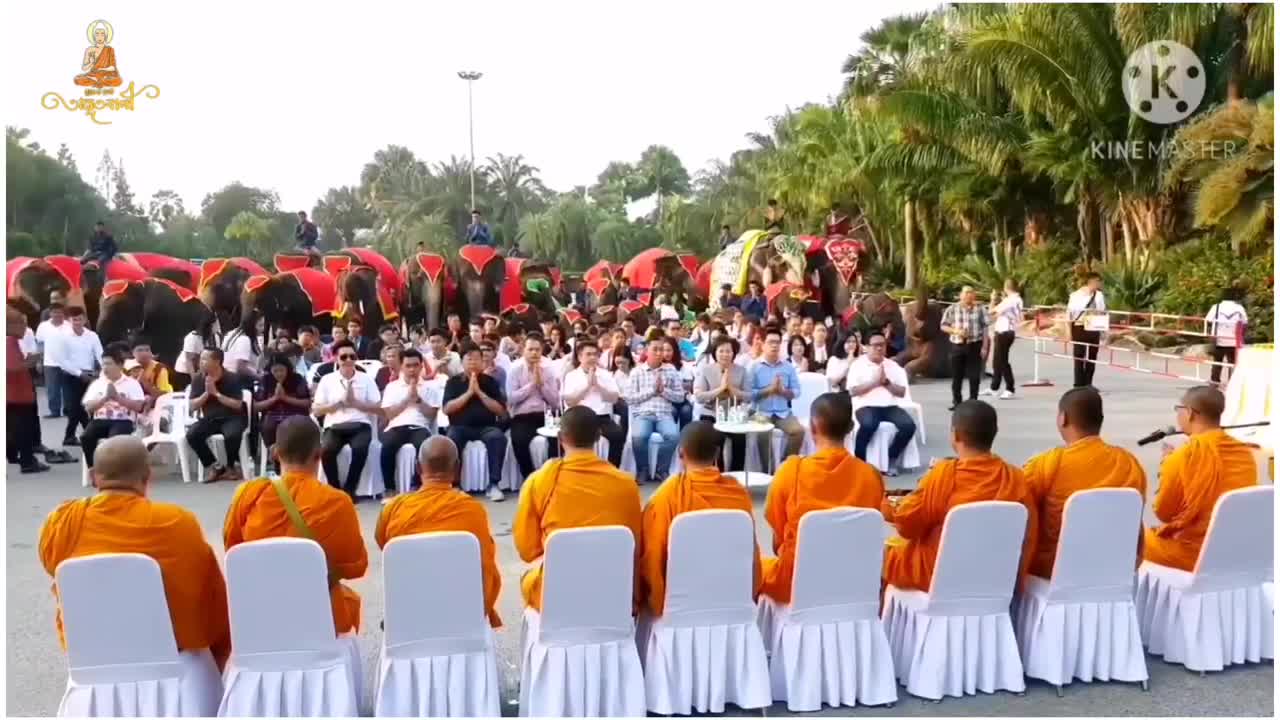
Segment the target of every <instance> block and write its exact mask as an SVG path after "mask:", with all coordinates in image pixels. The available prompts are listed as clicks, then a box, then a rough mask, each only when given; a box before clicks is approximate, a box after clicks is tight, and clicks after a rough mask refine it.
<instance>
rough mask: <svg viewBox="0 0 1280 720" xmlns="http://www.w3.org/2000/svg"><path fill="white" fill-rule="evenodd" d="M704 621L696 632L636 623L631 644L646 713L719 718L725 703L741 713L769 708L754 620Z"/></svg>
mask: <svg viewBox="0 0 1280 720" xmlns="http://www.w3.org/2000/svg"><path fill="white" fill-rule="evenodd" d="M706 619H707V621H708V622H707V624H705V625H703V624H700V625H698V626H696V627H694V626H682V625H675V624H671V623H669V622H667V621H666V620H665V619H664V618H657V619H654V618H651V617H647V616H645V617H643V618H642V619H641V622H640V627H639V628H638V630H637V632H636V640H637V644H638V646H639V649H640V657H641V658H643V665H644V682H645V695H646V697H647V698H648V706H649V711H650V712H654V713H659V714H661V715H689V714H692V713H693V712H694V711H697V712H700V713H708V712H711V713H722V712H724V708H725V703H732V704H734V705H737V706H738V707H740V708H742V709H744V710H751V709H755V708H762V707H768V706H769V705H771V704H772V703H773V698H772V696H771V695H770V693H769V663H768V658H767V656H766V654H765V647H764V638H763V637H762V636H761V635H760V628H759V626H757V625H756V623H755V619H754V618H736V619H737V620H741V622H717V621H728V620H733V619H734V618H706Z"/></svg>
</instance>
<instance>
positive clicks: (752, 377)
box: [746, 326, 804, 468]
mask: <svg viewBox="0 0 1280 720" xmlns="http://www.w3.org/2000/svg"><path fill="white" fill-rule="evenodd" d="M746 385H747V388H746V389H747V392H748V393H749V394H750V395H751V399H752V400H753V401H754V402H755V404H756V412H757V413H758V414H760V415H763V416H764V417H765V418H767V420H768V422H770V423H772V424H773V426H774V427H776V428H778V429H779V430H782V432H784V433H786V436H787V444H786V447H785V448H784V449H783V452H782V458H781V459H780V460H779V462H781V460H785V459H787V458H789V457H791V456H792V455H795V454H796V453H798V452H800V446H801V445H803V444H804V426H803V425H801V424H800V421H799V420H797V419H796V416H795V413H793V412H792V411H791V401H792V400H794V399H795V397H796V395H799V394H800V376H799V375H798V374H797V373H796V367H795V365H792V364H791V363H789V362H786V361H785V360H783V359H782V332H781V331H779V330H778V328H777V327H776V326H770V327H769V328H768V329H766V330H765V333H764V355H763V356H762V357H761V358H760V360H759V362H757V363H756V364H755V365H752V366H751V368H750V369H749V370H748V371H747V383H746ZM755 440H756V443H757V446H758V448H759V450H760V462H761V463H762V464H763V465H764V466H765V467H766V468H768V467H771V466H772V463H771V462H770V460H769V458H771V457H772V456H773V433H771V432H763V433H757V434H756V438H755Z"/></svg>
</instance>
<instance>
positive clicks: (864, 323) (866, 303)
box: [841, 292, 906, 362]
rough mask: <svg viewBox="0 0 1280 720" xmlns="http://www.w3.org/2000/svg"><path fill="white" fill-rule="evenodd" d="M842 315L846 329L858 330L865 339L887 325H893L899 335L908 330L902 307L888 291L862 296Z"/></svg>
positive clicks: (895, 332) (896, 334)
mask: <svg viewBox="0 0 1280 720" xmlns="http://www.w3.org/2000/svg"><path fill="white" fill-rule="evenodd" d="M841 317H843V318H844V320H845V330H846V331H856V332H858V333H859V334H860V335H861V336H862V338H863V340H865V339H867V337H869V336H870V335H871V333H873V332H880V331H881V330H883V329H884V327H885V326H886V325H892V326H893V333H894V335H895V336H897V337H902V336H903V333H905V332H906V325H905V323H904V321H903V317H902V308H901V306H900V305H899V304H898V301H897V300H894V299H893V298H892V297H890V296H889V294H888V293H883V292H880V293H875V294H872V295H862V296H860V297H859V299H858V302H857V304H856V305H851V306H850V307H849V308H848V309H847V310H845V312H844V313H843V315H842V316H841ZM901 359H902V358H901V356H899V357H898V358H897V360H899V362H901Z"/></svg>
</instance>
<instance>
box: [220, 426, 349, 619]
mask: <svg viewBox="0 0 1280 720" xmlns="http://www.w3.org/2000/svg"><path fill="white" fill-rule="evenodd" d="M274 452H275V454H276V458H277V459H278V460H279V461H280V469H281V475H282V477H281V482H282V483H283V485H284V487H285V489H287V490H288V493H289V496H290V497H292V498H293V502H294V504H295V505H297V506H298V512H299V514H301V515H302V520H303V522H304V523H305V524H306V527H305V528H300V527H298V526H296V525H294V523H293V522H292V521H291V520H290V519H289V514H288V513H287V512H286V511H285V505H284V502H283V501H282V500H281V498H280V494H279V492H278V491H277V490H276V488H275V487H273V484H272V482H271V481H270V480H267V479H265V478H258V479H257V480H251V481H249V482H246V483H244V484H242V485H241V486H240V488H239V489H238V490H237V491H236V494H235V497H234V498H232V499H231V508H230V509H229V510H227V521H226V524H225V525H224V526H223V528H222V540H223V544H224V546H225V547H226V549H228V550H230V549H231V548H233V547H235V546H236V545H239V544H240V543H242V542H251V541H253V540H262V539H264V538H272V537H304V538H309V539H311V540H315V541H316V542H317V543H319V544H320V547H322V548H324V556H325V562H326V563H327V564H328V566H329V578H330V583H331V584H330V588H329V599H330V601H331V602H332V604H333V627H334V631H335V632H336V633H337V634H338V635H342V634H345V633H348V632H353V631H354V632H359V630H360V596H359V595H358V594H356V592H355V591H354V590H352V589H351V588H349V587H347V586H346V585H343V584H342V583H341V582H338V580H355V579H358V578H361V577H363V576H364V573H365V570H367V569H368V568H369V554H368V552H366V550H365V547H364V538H363V537H361V536H360V518H359V517H358V516H357V515H356V507H355V505H354V504H353V503H352V502H351V498H350V497H349V496H348V495H347V494H346V493H345V492H343V491H342V490H339V489H337V488H334V487H330V486H329V485H328V484H327V483H322V482H320V480H319V478H318V477H317V474H318V471H319V466H320V428H318V427H316V424H315V422H313V421H312V420H311V418H309V417H305V416H297V417H291V418H289V419H288V420H285V421H284V422H282V423H280V427H279V428H278V429H277V430H276V444H275V447H274Z"/></svg>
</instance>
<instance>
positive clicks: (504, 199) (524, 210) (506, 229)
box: [481, 153, 551, 245]
mask: <svg viewBox="0 0 1280 720" xmlns="http://www.w3.org/2000/svg"><path fill="white" fill-rule="evenodd" d="M481 172H482V173H483V174H484V176H485V180H486V183H485V184H486V187H487V188H488V189H489V194H490V196H491V198H492V202H493V204H494V207H493V210H492V219H491V223H492V224H493V226H494V233H495V235H496V237H495V239H496V240H497V241H498V244H499V245H508V244H511V243H514V242H515V239H516V234H517V231H518V230H519V225H520V218H521V217H523V216H525V215H528V214H529V213H533V212H538V211H539V210H541V209H542V208H544V207H546V204H547V197H548V196H549V195H550V194H551V191H549V190H548V189H547V187H546V186H545V185H543V184H542V180H540V179H539V178H538V168H536V167H533V166H531V165H529V164H527V163H525V161H524V156H523V155H503V154H502V153H498V154H497V156H495V157H491V158H489V159H488V160H487V161H486V164H485V166H484V167H483V168H481Z"/></svg>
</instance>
